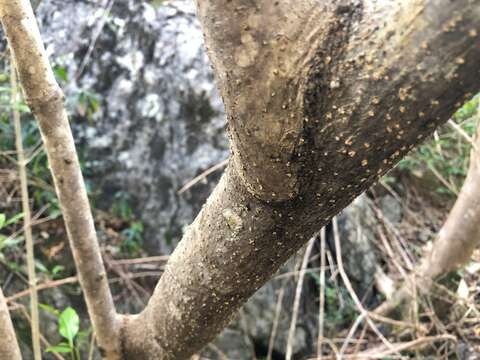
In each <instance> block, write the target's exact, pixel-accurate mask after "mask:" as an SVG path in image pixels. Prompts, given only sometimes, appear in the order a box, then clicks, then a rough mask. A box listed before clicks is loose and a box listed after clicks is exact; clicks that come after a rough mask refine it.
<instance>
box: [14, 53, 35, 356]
mask: <svg viewBox="0 0 480 360" xmlns="http://www.w3.org/2000/svg"><path fill="white" fill-rule="evenodd" d="M10 64H11V71H10V83H11V89H12V99H11V102H12V109H13V110H12V113H13V125H14V127H15V145H16V150H17V162H18V174H19V177H20V189H21V194H22V211H23V229H24V232H25V247H26V250H27V271H28V287H29V289H30V316H31V318H32V321H31V332H32V347H33V357H34V359H35V360H41V359H42V349H41V346H40V320H39V316H38V294H37V290H36V285H37V275H36V273H35V254H34V251H33V237H32V226H31V224H32V216H31V214H30V201H29V196H28V182H27V169H26V161H25V152H24V149H23V139H22V124H21V122H20V112H19V111H18V110H17V104H18V102H19V100H20V97H19V94H18V84H17V73H16V71H15V67H14V59H13V56H12V59H11V61H10Z"/></svg>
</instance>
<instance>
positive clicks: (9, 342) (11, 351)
mask: <svg viewBox="0 0 480 360" xmlns="http://www.w3.org/2000/svg"><path fill="white" fill-rule="evenodd" d="M0 334H1V336H0V354H2V358H4V359H9V360H22V355H21V354H20V348H19V347H18V342H17V337H16V336H15V331H14V330H13V325H12V319H11V318H10V314H9V312H8V307H7V303H6V301H5V298H4V296H3V292H2V289H1V288H0Z"/></svg>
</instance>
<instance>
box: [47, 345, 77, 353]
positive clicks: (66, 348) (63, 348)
mask: <svg viewBox="0 0 480 360" xmlns="http://www.w3.org/2000/svg"><path fill="white" fill-rule="evenodd" d="M45 350H46V351H47V352H56V353H69V352H71V351H72V348H71V347H70V345H69V344H67V343H60V344H57V345H55V346H49V347H47V348H46V349H45Z"/></svg>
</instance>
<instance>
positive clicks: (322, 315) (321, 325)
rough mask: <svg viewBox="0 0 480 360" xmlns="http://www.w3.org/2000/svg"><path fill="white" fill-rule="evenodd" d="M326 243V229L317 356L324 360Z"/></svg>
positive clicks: (322, 247)
mask: <svg viewBox="0 0 480 360" xmlns="http://www.w3.org/2000/svg"><path fill="white" fill-rule="evenodd" d="M325 242H326V230H325V227H324V228H322V230H321V231H320V285H319V287H320V289H319V293H320V295H319V296H320V299H319V305H318V338H317V356H318V358H319V359H322V347H323V346H322V345H323V332H324V322H325V264H326V259H325Z"/></svg>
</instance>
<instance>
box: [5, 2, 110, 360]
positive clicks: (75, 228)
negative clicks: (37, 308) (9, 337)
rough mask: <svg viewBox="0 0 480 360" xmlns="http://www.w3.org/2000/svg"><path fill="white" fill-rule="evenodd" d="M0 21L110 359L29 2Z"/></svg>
mask: <svg viewBox="0 0 480 360" xmlns="http://www.w3.org/2000/svg"><path fill="white" fill-rule="evenodd" d="M0 20H1V22H2V25H3V27H4V29H5V33H6V36H7V39H8V42H9V45H10V49H11V51H12V53H13V57H14V59H15V64H16V66H17V70H18V73H19V77H20V82H21V84H22V87H23V90H24V94H25V99H26V101H27V103H28V105H29V106H30V108H31V110H32V112H33V114H34V115H35V117H36V119H37V120H38V123H39V127H40V131H41V134H42V138H43V141H44V145H45V149H46V152H47V155H48V161H49V165H50V169H51V172H52V175H53V179H54V182H55V188H56V190H57V194H58V197H59V202H60V206H61V210H62V213H63V217H64V221H65V225H66V228H67V232H68V237H69V239H70V245H71V248H72V251H73V255H74V258H75V262H76V265H77V271H78V272H79V277H80V284H81V286H82V289H83V292H84V295H85V299H86V302H87V306H88V311H89V314H90V316H91V319H92V322H93V326H94V329H95V332H96V336H97V339H98V342H99V344H100V346H101V347H102V348H103V349H104V350H105V351H106V352H107V354H108V355H109V356H111V357H112V358H115V356H116V355H115V353H116V351H117V350H118V347H117V336H116V332H117V328H118V327H117V318H116V313H115V308H114V304H113V301H112V297H111V294H110V290H109V287H108V282H107V278H106V273H105V268H104V266H103V262H102V258H101V254H100V249H99V246H98V242H97V237H96V233H95V228H94V224H93V219H92V215H91V211H90V205H89V202H88V198H87V193H86V190H85V185H84V182H83V178H82V174H81V171H80V165H79V162H78V158H77V153H76V150H75V144H74V141H73V137H72V133H71V130H70V126H69V123H68V118H67V114H66V111H65V107H64V104H63V94H62V91H61V90H60V88H59V86H58V84H57V82H56V81H55V77H54V75H53V72H52V69H51V67H50V64H49V62H48V59H47V55H46V52H45V49H44V46H43V43H42V40H41V38H40V33H39V30H38V26H37V23H36V21H35V17H34V14H33V11H32V8H31V5H30V1H29V0H1V1H0Z"/></svg>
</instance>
